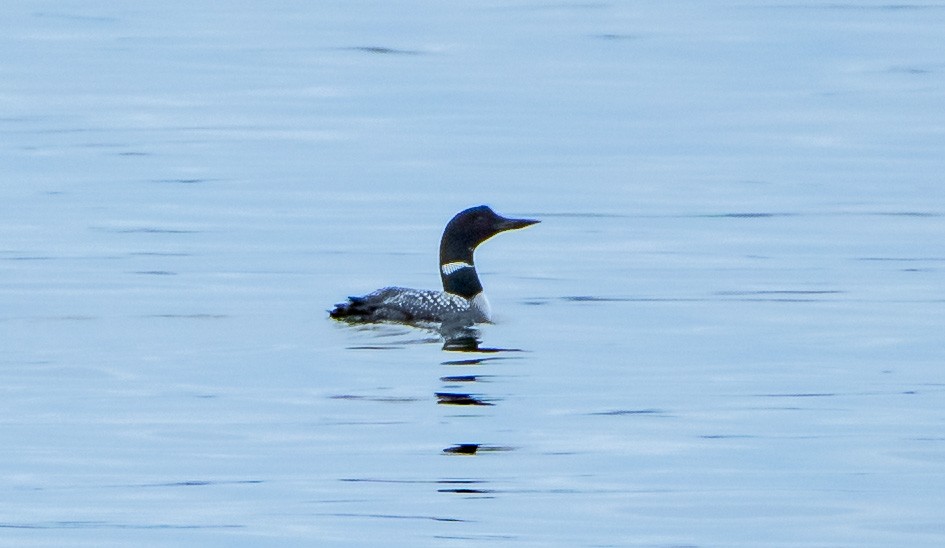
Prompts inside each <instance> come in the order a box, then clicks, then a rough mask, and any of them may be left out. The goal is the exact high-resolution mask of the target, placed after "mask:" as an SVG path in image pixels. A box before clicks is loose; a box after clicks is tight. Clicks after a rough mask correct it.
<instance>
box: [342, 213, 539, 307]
mask: <svg viewBox="0 0 945 548" xmlns="http://www.w3.org/2000/svg"><path fill="white" fill-rule="evenodd" d="M537 222H539V221H536V220H532V219H507V218H505V217H502V216H501V215H499V214H497V213H496V212H495V211H492V209H491V208H489V207H488V206H485V205H481V206H477V207H471V208H469V209H466V210H463V211H460V212H459V213H457V214H456V216H455V217H453V219H452V220H450V222H449V223H448V224H447V225H446V228H445V229H444V230H443V237H442V238H441V239H440V279H441V280H442V282H443V291H434V290H427V289H408V288H405V287H384V288H382V289H378V290H377V291H374V292H373V293H369V294H367V295H364V296H363V297H348V302H345V303H340V304H337V305H335V308H334V309H333V310H331V311H330V312H329V316H330V317H332V318H335V319H338V320H344V321H348V322H380V321H393V322H402V323H413V322H459V323H482V322H491V321H492V312H491V310H490V307H489V301H488V300H486V296H485V294H484V293H483V291H482V283H481V282H480V281H479V276H478V275H477V274H476V265H475V263H474V262H473V252H474V251H475V250H476V247H477V246H478V245H479V244H481V243H482V242H484V241H486V240H488V239H489V238H491V237H493V236H495V235H496V234H498V233H500V232H505V231H506V230H516V229H519V228H525V227H526V226H530V225H533V224H535V223H537Z"/></svg>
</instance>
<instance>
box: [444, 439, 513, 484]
mask: <svg viewBox="0 0 945 548" xmlns="http://www.w3.org/2000/svg"><path fill="white" fill-rule="evenodd" d="M512 449H513V448H512V447H503V446H501V445H483V444H481V443H457V444H454V445H451V446H449V447H447V448H446V449H444V450H443V453H445V454H447V455H478V454H479V453H500V452H505V451H511V450H512ZM479 481H482V480H479Z"/></svg>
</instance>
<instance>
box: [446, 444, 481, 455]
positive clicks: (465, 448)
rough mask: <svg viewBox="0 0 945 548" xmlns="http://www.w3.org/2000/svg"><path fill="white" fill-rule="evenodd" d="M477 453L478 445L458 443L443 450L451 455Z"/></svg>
mask: <svg viewBox="0 0 945 548" xmlns="http://www.w3.org/2000/svg"><path fill="white" fill-rule="evenodd" d="M477 451H479V444H478V443H459V444H456V445H453V446H450V447H447V448H446V449H444V450H443V452H444V453H448V454H451V455H475V454H476V452H477Z"/></svg>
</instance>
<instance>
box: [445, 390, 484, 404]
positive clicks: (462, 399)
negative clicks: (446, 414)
mask: <svg viewBox="0 0 945 548" xmlns="http://www.w3.org/2000/svg"><path fill="white" fill-rule="evenodd" d="M436 403H438V404H441V405H495V404H494V403H489V402H488V401H486V400H484V399H482V398H480V397H479V396H474V395H472V394H461V393H455V392H437V393H436Z"/></svg>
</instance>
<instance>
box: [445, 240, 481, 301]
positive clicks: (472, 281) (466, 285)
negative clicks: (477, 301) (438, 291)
mask: <svg viewBox="0 0 945 548" xmlns="http://www.w3.org/2000/svg"><path fill="white" fill-rule="evenodd" d="M440 279H441V280H442V281H443V291H446V292H447V293H452V294H454V295H459V296H460V297H465V298H467V299H471V298H473V297H475V296H476V295H478V294H479V293H482V283H481V282H480V281H479V275H478V274H477V273H476V265H475V263H474V262H473V250H472V249H470V248H466V247H459V246H455V247H453V248H451V247H450V246H447V245H441V246H440Z"/></svg>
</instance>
